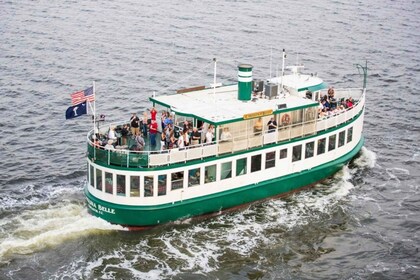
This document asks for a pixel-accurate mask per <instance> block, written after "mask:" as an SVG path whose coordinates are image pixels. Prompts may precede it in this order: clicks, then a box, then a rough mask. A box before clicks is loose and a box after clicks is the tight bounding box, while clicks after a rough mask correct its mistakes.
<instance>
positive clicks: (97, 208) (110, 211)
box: [86, 198, 115, 215]
mask: <svg viewBox="0 0 420 280" xmlns="http://www.w3.org/2000/svg"><path fill="white" fill-rule="evenodd" d="M86 200H87V203H88V205H89V208H90V209H91V210H92V211H94V212H96V213H98V214H101V215H102V214H104V212H105V213H108V214H113V215H115V209H113V208H109V207H105V206H102V205H100V204H99V203H98V204H96V203H95V202H93V201H92V200H90V199H89V198H86Z"/></svg>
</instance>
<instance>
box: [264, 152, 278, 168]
mask: <svg viewBox="0 0 420 280" xmlns="http://www.w3.org/2000/svg"><path fill="white" fill-rule="evenodd" d="M274 166H276V152H275V151H273V152H268V153H266V154H265V169H268V168H271V167H274Z"/></svg>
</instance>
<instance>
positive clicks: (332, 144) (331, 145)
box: [328, 134, 337, 151]
mask: <svg viewBox="0 0 420 280" xmlns="http://www.w3.org/2000/svg"><path fill="white" fill-rule="evenodd" d="M336 138H337V137H336V135H335V134H334V135H331V136H330V137H328V151H332V150H334V149H335V139H336Z"/></svg>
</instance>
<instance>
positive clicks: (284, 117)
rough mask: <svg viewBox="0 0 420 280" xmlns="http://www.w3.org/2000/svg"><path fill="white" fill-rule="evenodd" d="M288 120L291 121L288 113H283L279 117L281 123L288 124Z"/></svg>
mask: <svg viewBox="0 0 420 280" xmlns="http://www.w3.org/2000/svg"><path fill="white" fill-rule="evenodd" d="M290 121H291V118H290V115H289V114H284V115H283V116H282V117H281V123H282V124H283V125H289V124H290Z"/></svg>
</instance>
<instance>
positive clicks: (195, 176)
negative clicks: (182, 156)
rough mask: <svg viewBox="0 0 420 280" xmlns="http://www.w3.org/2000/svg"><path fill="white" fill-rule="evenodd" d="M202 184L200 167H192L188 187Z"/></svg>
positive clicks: (189, 172)
mask: <svg viewBox="0 0 420 280" xmlns="http://www.w3.org/2000/svg"><path fill="white" fill-rule="evenodd" d="M197 185H200V168H194V169H190V170H189V171H188V187H193V186H197Z"/></svg>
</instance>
